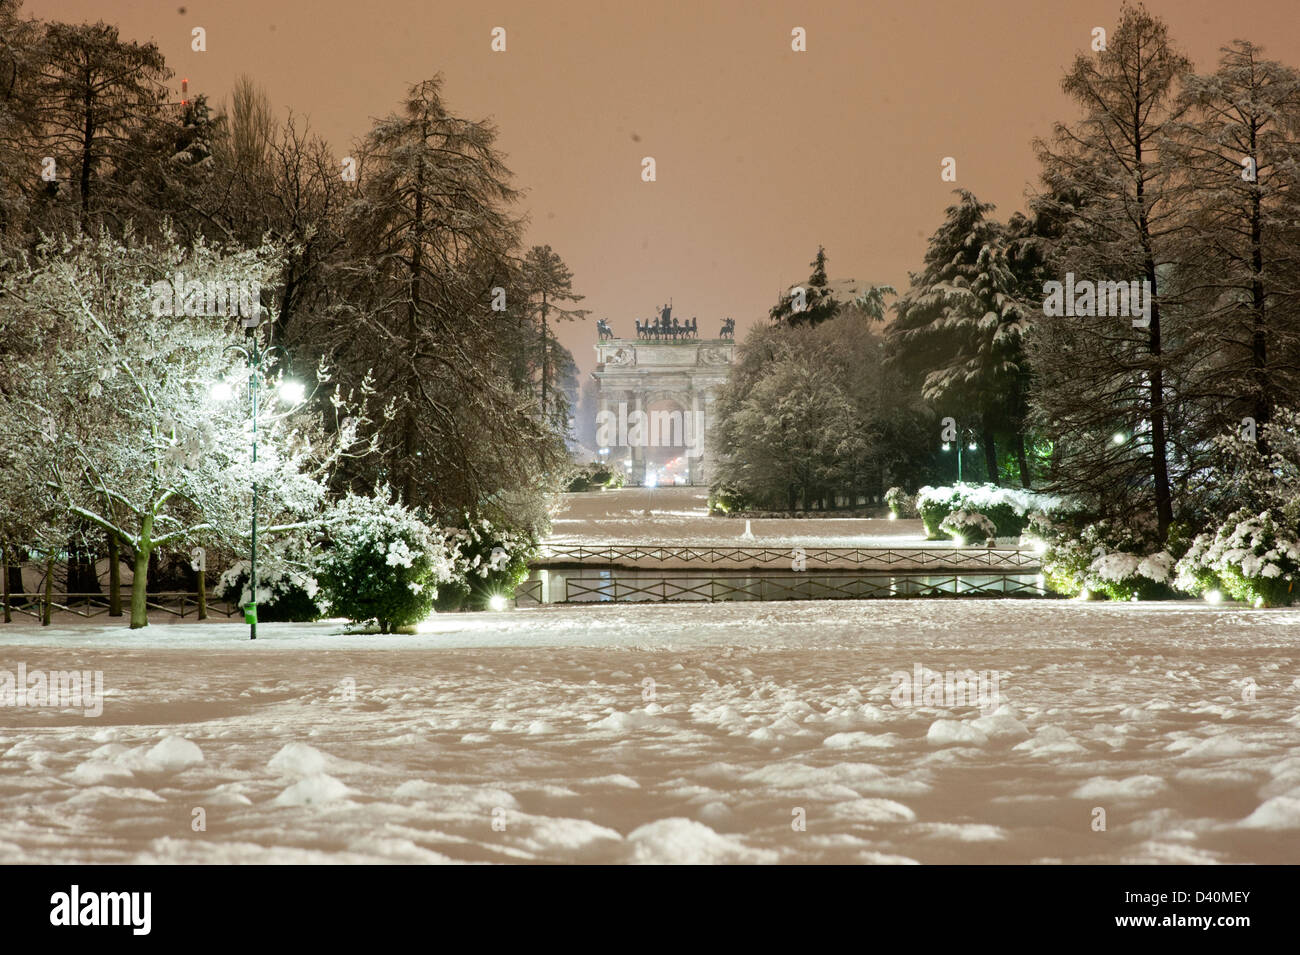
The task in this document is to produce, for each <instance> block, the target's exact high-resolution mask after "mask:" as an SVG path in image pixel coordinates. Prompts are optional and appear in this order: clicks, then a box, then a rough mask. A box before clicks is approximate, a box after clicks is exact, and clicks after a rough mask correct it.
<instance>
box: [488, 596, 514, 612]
mask: <svg viewBox="0 0 1300 955" xmlns="http://www.w3.org/2000/svg"><path fill="white" fill-rule="evenodd" d="M508 606H510V601H509V600H507V599H506V598H505V597H504V596H502V595H501V594H493V595H492V596H491V597H489V598H488V609H489V610H494V611H497V612H498V613H499V612H500V611H502V610H505V609H506V607H508Z"/></svg>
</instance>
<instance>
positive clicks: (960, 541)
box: [952, 534, 966, 547]
mask: <svg viewBox="0 0 1300 955" xmlns="http://www.w3.org/2000/svg"><path fill="white" fill-rule="evenodd" d="M952 545H953V546H954V547H965V546H966V538H964V537H962V536H961V535H960V534H953V535H952Z"/></svg>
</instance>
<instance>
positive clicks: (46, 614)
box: [41, 548, 54, 627]
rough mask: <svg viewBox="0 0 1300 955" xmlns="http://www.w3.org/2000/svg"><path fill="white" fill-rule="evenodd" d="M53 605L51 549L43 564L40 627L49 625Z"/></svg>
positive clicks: (52, 553) (52, 554)
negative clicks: (42, 602)
mask: <svg viewBox="0 0 1300 955" xmlns="http://www.w3.org/2000/svg"><path fill="white" fill-rule="evenodd" d="M53 603H54V550H53V549H52V548H51V550H50V557H49V560H47V561H46V562H45V601H44V607H43V608H42V609H41V626H42V627H48V626H49V625H50V607H51V605H52V604H53Z"/></svg>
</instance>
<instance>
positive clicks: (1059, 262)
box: [1030, 5, 1190, 536]
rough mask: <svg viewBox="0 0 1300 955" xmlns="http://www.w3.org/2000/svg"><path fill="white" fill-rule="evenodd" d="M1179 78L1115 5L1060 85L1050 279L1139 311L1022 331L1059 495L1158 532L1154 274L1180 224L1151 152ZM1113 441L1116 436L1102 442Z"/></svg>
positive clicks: (1160, 338)
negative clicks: (1140, 299)
mask: <svg viewBox="0 0 1300 955" xmlns="http://www.w3.org/2000/svg"><path fill="white" fill-rule="evenodd" d="M1189 68H1190V64H1189V62H1188V60H1187V59H1186V57H1184V56H1183V55H1182V54H1181V53H1180V52H1178V51H1177V50H1176V49H1175V48H1174V46H1173V45H1172V44H1171V42H1170V40H1169V36H1168V30H1167V28H1166V27H1165V24H1164V23H1163V22H1162V21H1161V20H1159V19H1157V18H1155V17H1153V16H1151V15H1150V14H1149V13H1147V12H1146V10H1145V9H1144V8H1142V7H1141V6H1140V5H1139V6H1136V7H1134V6H1130V5H1125V6H1124V8H1123V10H1122V12H1121V14H1120V19H1119V23H1118V24H1117V26H1116V28H1115V30H1114V32H1113V33H1112V35H1111V39H1110V43H1109V45H1108V46H1107V48H1106V49H1105V50H1104V51H1102V52H1100V53H1096V54H1093V53H1086V54H1082V53H1081V54H1080V55H1079V56H1077V57H1076V59H1075V61H1074V64H1073V65H1072V66H1071V68H1070V69H1069V71H1068V72H1067V73H1066V75H1065V78H1064V80H1063V83H1062V86H1063V88H1064V90H1065V92H1066V93H1067V94H1068V95H1069V96H1070V97H1071V98H1072V99H1073V100H1075V101H1076V102H1077V103H1078V104H1079V106H1080V109H1081V111H1082V116H1081V118H1080V119H1079V120H1078V121H1077V122H1075V123H1072V124H1058V126H1057V128H1056V133H1055V136H1054V138H1053V140H1052V141H1051V142H1050V143H1049V142H1039V143H1037V147H1038V152H1039V156H1040V159H1041V161H1042V163H1043V182H1044V184H1045V186H1046V187H1047V188H1046V191H1045V193H1044V194H1043V195H1042V196H1039V197H1038V198H1037V200H1036V203H1037V205H1038V206H1039V207H1040V208H1041V209H1043V210H1047V211H1048V212H1049V213H1050V214H1051V215H1053V216H1054V217H1055V218H1057V219H1058V220H1060V221H1062V222H1063V228H1062V230H1061V235H1060V237H1059V238H1058V239H1057V240H1056V242H1055V243H1054V248H1053V257H1052V258H1053V263H1052V264H1053V266H1054V267H1055V268H1056V269H1057V271H1058V275H1057V278H1058V280H1060V279H1064V278H1065V275H1066V273H1073V274H1074V275H1075V276H1077V277H1078V278H1079V279H1083V280H1088V281H1093V282H1097V281H1113V282H1126V283H1127V282H1130V281H1135V280H1140V281H1144V282H1146V283H1147V288H1149V290H1150V303H1149V304H1150V312H1149V320H1147V319H1146V316H1145V315H1144V316H1143V320H1144V324H1143V323H1139V324H1136V325H1135V324H1134V322H1133V321H1132V320H1131V319H1130V318H1129V317H1113V316H1107V317H1099V316H1098V315H1095V314H1086V315H1078V314H1076V315H1073V316H1066V315H1061V316H1053V317H1051V318H1045V319H1044V320H1043V321H1041V322H1038V323H1036V326H1035V331H1034V334H1033V335H1032V336H1031V341H1030V360H1031V363H1032V365H1033V368H1034V374H1035V376H1036V377H1035V382H1036V388H1035V391H1034V398H1033V403H1034V411H1035V417H1036V420H1037V422H1038V424H1039V425H1040V426H1041V427H1043V428H1044V429H1045V430H1046V431H1047V433H1048V434H1049V435H1050V436H1051V437H1052V439H1053V440H1054V443H1055V444H1056V453H1057V462H1056V464H1057V473H1056V478H1057V480H1058V482H1059V483H1061V484H1062V486H1064V487H1066V488H1067V489H1069V490H1073V491H1087V492H1090V493H1091V494H1093V495H1094V496H1095V497H1096V498H1097V499H1099V500H1106V501H1109V502H1111V503H1112V504H1115V505H1120V506H1123V507H1126V508H1128V509H1130V510H1132V509H1138V510H1141V509H1150V510H1152V511H1154V513H1155V516H1156V520H1157V523H1158V527H1159V533H1160V534H1161V535H1162V536H1163V535H1164V533H1165V532H1166V530H1167V529H1168V527H1169V524H1170V523H1171V522H1172V521H1173V514H1174V511H1173V486H1174V481H1173V480H1172V479H1171V475H1170V465H1171V456H1172V453H1173V447H1172V445H1173V443H1174V441H1175V440H1176V438H1177V437H1178V434H1177V432H1178V430H1179V425H1180V424H1181V421H1182V419H1181V418H1180V415H1181V414H1182V411H1181V410H1180V409H1179V408H1178V407H1177V397H1178V394H1177V389H1176V379H1178V378H1179V377H1180V376H1181V375H1183V374H1184V373H1185V371H1186V367H1185V366H1186V353H1185V351H1184V350H1183V349H1182V348H1181V347H1180V342H1179V334H1178V331H1179V329H1178V328H1177V327H1176V326H1175V325H1174V324H1173V323H1172V319H1173V316H1172V315H1167V314H1166V309H1165V305H1166V302H1165V296H1166V294H1167V292H1168V290H1167V289H1166V287H1165V281H1164V279H1165V277H1166V276H1165V275H1163V274H1162V270H1163V269H1164V268H1165V267H1166V266H1167V265H1168V264H1169V263H1170V261H1171V255H1172V248H1171V244H1172V237H1173V235H1174V233H1175V232H1176V230H1177V229H1179V228H1180V227H1181V222H1180V209H1179V207H1178V205H1177V203H1176V197H1177V193H1176V190H1175V188H1174V177H1175V174H1176V173H1177V168H1176V166H1174V165H1173V164H1171V163H1170V161H1169V159H1168V157H1167V156H1163V155H1162V154H1161V152H1160V145H1161V143H1162V142H1163V141H1164V139H1165V137H1166V136H1167V134H1168V132H1169V131H1170V128H1171V125H1170V124H1171V123H1173V122H1175V121H1177V120H1178V119H1179V118H1180V116H1181V113H1182V111H1183V109H1184V107H1183V106H1182V105H1181V104H1180V103H1179V102H1178V99H1177V95H1176V93H1177V91H1176V88H1175V84H1176V81H1177V78H1178V77H1179V76H1180V75H1182V74H1183V73H1185V72H1187V70H1188V69H1189ZM1077 197H1082V199H1083V201H1082V202H1079V203H1075V201H1074V200H1075V199H1076V198H1077ZM1071 311H1073V309H1072V310H1071ZM1117 432H1118V433H1120V434H1122V435H1123V436H1124V439H1123V440H1122V441H1120V442H1118V443H1114V444H1112V443H1111V441H1110V439H1111V436H1112V435H1114V434H1116V433H1117Z"/></svg>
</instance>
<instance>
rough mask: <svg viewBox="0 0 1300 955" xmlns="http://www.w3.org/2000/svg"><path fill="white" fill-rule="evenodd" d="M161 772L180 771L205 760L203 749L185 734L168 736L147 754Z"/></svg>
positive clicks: (152, 763) (151, 762)
mask: <svg viewBox="0 0 1300 955" xmlns="http://www.w3.org/2000/svg"><path fill="white" fill-rule="evenodd" d="M146 756H147V758H148V760H149V762H150V764H151V765H153V766H154V767H156V768H157V769H158V771H159V772H164V773H178V772H180V771H181V770H182V769H189V767H191V766H197V765H199V764H200V763H202V762H203V750H201V749H199V747H198V746H197V745H196V744H195V743H192V742H190V741H189V740H187V739H186V738H185V737H183V736H168V737H166V738H164V739H163V740H162V741H161V742H159V743H158V744H157V745H156V746H154V748H153V749H151V750H149V752H148V753H147V754H146Z"/></svg>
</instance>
